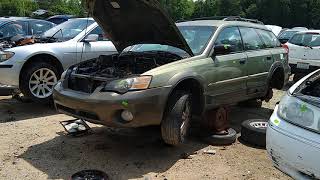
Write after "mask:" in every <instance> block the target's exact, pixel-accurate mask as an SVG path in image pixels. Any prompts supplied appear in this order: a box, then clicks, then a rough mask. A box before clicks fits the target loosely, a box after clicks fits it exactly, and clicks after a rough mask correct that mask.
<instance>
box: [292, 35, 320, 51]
mask: <svg viewBox="0 0 320 180" xmlns="http://www.w3.org/2000/svg"><path fill="white" fill-rule="evenodd" d="M289 43H291V44H294V45H297V46H306V47H318V46H320V34H319V33H312V32H311V33H304V34H296V35H294V36H293V37H292V38H291V39H290V40H289Z"/></svg>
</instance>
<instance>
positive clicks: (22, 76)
mask: <svg viewBox="0 0 320 180" xmlns="http://www.w3.org/2000/svg"><path fill="white" fill-rule="evenodd" d="M110 54H117V50H116V48H115V47H114V45H113V44H112V42H111V41H109V40H108V38H107V36H106V35H105V34H104V32H103V31H102V29H101V28H100V27H99V26H98V24H97V23H96V22H95V21H94V20H93V19H91V18H78V19H72V20H69V21H67V22H65V23H63V24H60V25H58V26H56V27H54V28H52V29H50V30H48V31H47V32H45V33H44V34H43V35H42V36H41V37H40V38H39V39H38V43H36V44H32V45H27V46H20V47H14V48H10V49H5V50H2V51H0V84H5V85H10V86H13V87H15V88H19V89H20V91H21V92H22V93H23V94H24V95H25V96H26V97H29V98H31V99H33V100H35V101H38V102H43V103H47V102H49V101H50V99H51V95H52V89H53V86H54V85H55V84H56V83H57V81H58V80H59V79H60V77H61V74H62V72H63V71H64V70H65V69H66V68H67V67H69V66H70V65H73V64H76V63H79V62H81V61H85V60H88V59H93V58H97V57H99V56H100V55H110Z"/></svg>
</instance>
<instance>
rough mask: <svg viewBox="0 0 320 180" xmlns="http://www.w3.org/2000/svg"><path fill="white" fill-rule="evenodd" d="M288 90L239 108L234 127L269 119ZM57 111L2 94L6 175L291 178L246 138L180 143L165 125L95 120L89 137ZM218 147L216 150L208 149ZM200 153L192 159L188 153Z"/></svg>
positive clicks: (0, 149) (1, 165)
mask: <svg viewBox="0 0 320 180" xmlns="http://www.w3.org/2000/svg"><path fill="white" fill-rule="evenodd" d="M282 94H283V91H277V92H275V97H274V99H273V100H272V101H271V102H270V103H265V104H264V105H263V108H261V109H254V108H240V107H233V108H232V110H231V120H232V126H233V127H234V128H235V129H236V130H237V131H238V132H239V127H240V125H239V124H240V123H241V122H242V121H244V120H246V119H248V118H268V117H269V116H270V115H271V113H272V111H273V108H274V105H275V103H276V102H277V101H279V98H280V97H281V95H282ZM70 119H73V118H72V117H69V116H65V115H62V114H57V113H56V112H55V111H54V110H53V109H52V108H50V107H45V106H41V105H37V104H36V103H21V102H18V101H16V100H13V99H11V97H0V130H1V131H0V137H1V138H0V144H1V146H0V179H68V178H69V177H70V176H71V175H72V174H73V173H75V172H77V171H80V170H84V169H99V170H102V171H105V172H107V173H108V174H109V175H110V176H111V177H112V179H289V178H288V177H287V176H286V175H284V174H283V173H281V172H279V171H278V170H277V169H275V168H274V167H273V166H272V163H271V161H270V160H269V159H268V156H267V153H266V151H265V150H263V149H256V148H252V147H248V146H245V145H243V144H241V143H240V142H237V143H236V144H234V145H232V146H228V147H215V146H208V145H206V144H203V143H202V142H201V141H199V140H198V139H196V138H192V139H191V140H190V142H189V143H188V144H187V145H185V146H183V147H179V148H172V147H167V146H165V145H163V144H162V143H161V140H160V134H159V129H158V128H156V127H152V128H142V129H121V130H115V129H110V128H106V127H100V126H95V125H92V124H90V126H91V127H92V128H93V129H92V131H91V133H90V134H89V135H88V136H85V137H79V138H74V137H69V136H66V135H65V132H64V130H63V127H62V126H61V125H60V124H59V121H63V120H70ZM207 149H213V150H216V154H215V155H208V154H205V153H203V151H204V150H207ZM185 153H190V154H194V155H192V156H191V157H190V159H183V158H181V155H182V154H185Z"/></svg>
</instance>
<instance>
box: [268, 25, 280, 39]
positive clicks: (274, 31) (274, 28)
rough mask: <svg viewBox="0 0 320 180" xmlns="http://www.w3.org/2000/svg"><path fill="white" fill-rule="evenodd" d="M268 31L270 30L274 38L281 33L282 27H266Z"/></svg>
mask: <svg viewBox="0 0 320 180" xmlns="http://www.w3.org/2000/svg"><path fill="white" fill-rule="evenodd" d="M266 27H267V28H268V29H270V30H271V31H272V32H273V33H274V34H275V35H276V36H278V35H279V34H280V32H281V31H282V27H280V26H275V25H266Z"/></svg>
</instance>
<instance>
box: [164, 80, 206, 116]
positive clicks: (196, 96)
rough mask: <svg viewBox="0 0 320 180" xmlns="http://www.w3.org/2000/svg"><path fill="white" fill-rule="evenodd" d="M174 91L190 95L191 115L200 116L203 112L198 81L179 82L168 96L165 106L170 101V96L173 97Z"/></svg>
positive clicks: (202, 99) (200, 87) (201, 92)
mask: <svg viewBox="0 0 320 180" xmlns="http://www.w3.org/2000/svg"><path fill="white" fill-rule="evenodd" d="M176 91H185V92H188V93H190V94H191V98H192V108H193V110H192V113H194V114H196V115H201V114H202V112H203V110H204V95H203V87H202V85H201V83H200V82H199V81H198V80H196V79H194V78H189V79H185V80H182V81H181V82H179V83H178V84H177V85H176V86H175V87H174V89H173V90H172V91H171V93H170V95H169V96H168V100H167V105H168V103H169V100H170V99H171V96H172V95H174V94H175V92H176Z"/></svg>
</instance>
